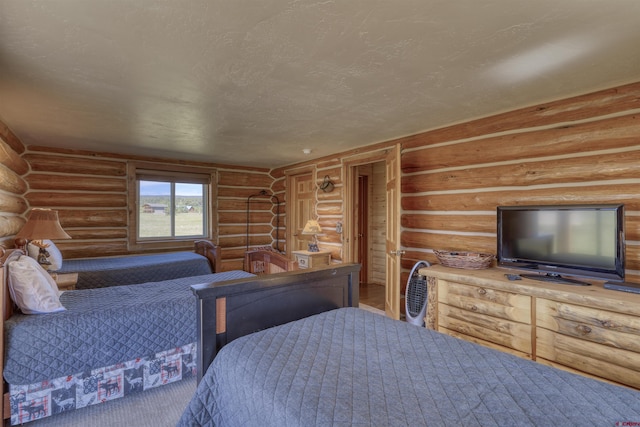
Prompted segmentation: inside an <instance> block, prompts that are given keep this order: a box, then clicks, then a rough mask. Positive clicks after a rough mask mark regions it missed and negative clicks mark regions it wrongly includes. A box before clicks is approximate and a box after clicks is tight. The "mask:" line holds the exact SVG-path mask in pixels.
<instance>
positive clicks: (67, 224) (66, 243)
mask: <svg viewBox="0 0 640 427" xmlns="http://www.w3.org/2000/svg"><path fill="white" fill-rule="evenodd" d="M13 157H17V160H15V159H14V160H13V162H14V163H16V164H17V165H18V166H15V167H14V168H15V169H17V172H16V173H14V175H18V173H20V174H21V175H23V178H20V177H19V176H18V177H17V179H13V180H12V184H11V185H12V187H16V188H15V190H13V191H14V193H17V194H18V195H20V196H23V197H18V196H7V197H6V198H5V197H3V198H1V199H0V200H4V199H7V200H8V202H7V203H9V202H11V201H14V199H15V200H23V202H22V203H18V202H16V201H14V202H13V204H14V205H15V207H11V208H5V207H4V206H3V207H2V209H1V211H2V216H3V217H10V218H11V219H12V221H13V222H15V224H14V225H13V226H12V227H11V228H10V229H7V230H6V232H4V233H3V234H4V236H5V237H6V236H10V237H12V236H13V235H15V233H16V232H17V231H18V230H19V229H20V227H21V226H22V224H23V223H24V219H23V217H24V215H25V214H26V213H27V212H28V210H29V209H30V208H36V207H42V208H51V209H56V210H57V211H58V214H59V217H60V223H61V225H62V226H63V228H64V229H65V231H67V233H69V235H71V237H72V240H60V241H57V242H56V244H57V246H58V247H59V248H60V250H61V252H62V254H63V256H64V257H65V258H77V257H93V256H107V255H124V254H131V253H139V252H141V251H142V250H139V249H138V250H133V249H131V248H130V247H129V245H128V241H129V238H130V233H135V230H130V228H133V227H130V225H129V211H132V210H135V206H129V204H130V202H129V199H128V191H129V188H128V184H127V182H128V178H129V177H128V175H127V174H128V173H129V172H128V170H129V169H128V168H127V163H128V162H129V161H130V160H135V161H149V162H153V163H154V164H157V165H158V168H159V169H161V168H162V167H163V164H164V165H173V164H175V161H172V160H166V159H164V160H163V159H155V158H139V157H136V158H135V159H131V158H130V157H125V156H120V155H113V154H106V153H92V152H82V151H75V150H62V149H53V148H49V147H36V146H30V147H27V149H26V150H25V149H24V147H23V152H22V153H21V156H13ZM179 163H180V165H181V166H194V167H195V166H197V167H199V168H211V169H216V170H217V171H218V173H217V175H216V176H217V179H218V182H217V183H214V184H216V185H217V187H218V198H217V200H215V201H213V202H212V208H213V209H214V215H216V218H217V224H218V226H217V228H216V229H215V230H213V235H212V239H213V240H214V241H216V242H218V244H219V245H220V246H221V247H222V260H223V266H222V269H223V270H230V269H234V268H242V260H243V258H244V250H245V243H246V230H247V226H246V225H247V224H246V215H245V214H246V203H244V200H246V197H247V196H248V195H250V194H253V193H256V192H259V191H260V190H263V189H264V190H268V191H271V186H272V183H273V181H274V180H273V178H272V177H271V176H270V175H269V171H268V170H266V169H258V168H250V167H236V166H224V165H217V164H207V163H200V162H179ZM3 166H4V163H3ZM3 182H4V180H3ZM13 182H16V183H20V182H22V185H16V184H15V183H13ZM1 191H2V190H0V192H1ZM0 203H2V202H1V201H0ZM5 204H6V203H5ZM272 211H273V212H275V207H272V206H271V205H268V206H267V205H264V203H263V205H262V206H261V207H259V209H253V206H252V212H251V216H250V219H249V221H250V226H249V235H250V242H251V245H260V246H271V245H272V244H273V241H275V236H276V231H275V219H274V218H272V217H273V216H274V214H273V213H272ZM0 222H1V223H2V224H5V223H7V222H8V221H7V220H4V219H3V220H2V221H0ZM272 224H274V225H272ZM272 240H273V241H272ZM8 243H9V244H10V243H12V239H8ZM184 247H185V246H184V245H182V246H180V245H176V247H166V246H163V247H162V249H160V248H153V246H152V247H151V248H150V250H151V251H154V252H155V251H160V250H178V249H183V248H184ZM188 247H189V248H190V247H191V246H188Z"/></svg>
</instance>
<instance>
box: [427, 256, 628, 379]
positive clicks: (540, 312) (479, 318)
mask: <svg viewBox="0 0 640 427" xmlns="http://www.w3.org/2000/svg"><path fill="white" fill-rule="evenodd" d="M420 273H421V274H423V275H425V276H427V278H428V308H427V316H426V319H425V321H426V326H427V327H428V328H431V329H436V330H438V331H441V332H445V333H447V334H450V335H453V336H457V337H459V338H463V339H466V340H469V341H473V342H476V343H479V344H483V345H486V346H489V347H492V348H495V349H498V350H502V351H506V352H509V353H512V354H516V355H518V356H521V357H525V358H530V359H532V360H535V361H537V362H540V363H544V364H547V365H552V366H555V367H558V368H561V369H565V370H570V371H573V372H578V373H581V374H583V375H588V376H592V377H597V378H601V379H605V380H608V381H611V382H615V383H619V384H624V385H627V386H631V387H634V388H638V389H640V294H631V293H626V292H620V291H613V290H608V289H604V288H603V286H602V282H591V283H592V286H573V285H563V284H553V283H546V282H540V281H535V280H528V279H522V280H515V281H510V280H508V279H507V278H506V277H505V274H506V273H514V271H511V270H506V269H501V268H491V269H487V270H461V269H453V268H447V267H443V266H441V265H434V266H432V267H428V268H424V269H421V270H420Z"/></svg>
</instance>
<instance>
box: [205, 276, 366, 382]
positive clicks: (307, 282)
mask: <svg viewBox="0 0 640 427" xmlns="http://www.w3.org/2000/svg"><path fill="white" fill-rule="evenodd" d="M359 271H360V265H359V264H340V265H337V266H328V267H323V268H317V269H309V270H298V271H292V272H285V273H277V274H271V275H265V276H259V277H256V278H251V279H241V280H231V281H227V282H218V283H215V284H203V285H195V286H192V289H193V291H194V293H195V294H196V297H197V299H198V307H197V319H198V328H197V333H198V362H197V370H198V382H200V380H201V379H202V376H203V375H204V373H205V371H206V369H207V367H208V366H209V365H210V364H211V362H212V361H213V359H214V358H215V356H216V354H217V353H218V351H220V349H221V348H222V347H224V346H225V345H226V344H227V343H229V342H231V341H233V340H234V339H236V338H239V337H241V336H243V335H247V334H250V333H253V332H257V331H260V330H262V329H266V328H269V327H272V326H277V325H281V324H283V323H287V322H291V321H293V320H298V319H302V318H304V317H308V316H311V315H314V314H318V313H322V312H324V311H328V310H333V309H335V308H340V307H357V306H358V303H359V289H358V286H359V284H358V273H359Z"/></svg>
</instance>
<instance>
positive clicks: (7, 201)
mask: <svg viewBox="0 0 640 427" xmlns="http://www.w3.org/2000/svg"><path fill="white" fill-rule="evenodd" d="M26 210H27V201H26V200H25V199H24V197H21V196H17V195H13V194H6V193H0V212H2V213H3V214H18V215H21V214H23V213H25V212H26Z"/></svg>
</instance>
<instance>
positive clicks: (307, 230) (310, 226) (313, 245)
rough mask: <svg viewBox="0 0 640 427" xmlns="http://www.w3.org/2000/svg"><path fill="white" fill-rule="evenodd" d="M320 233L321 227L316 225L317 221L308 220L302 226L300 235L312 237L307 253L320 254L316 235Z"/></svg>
mask: <svg viewBox="0 0 640 427" xmlns="http://www.w3.org/2000/svg"><path fill="white" fill-rule="evenodd" d="M319 233H322V227H320V224H318V221H316V220H314V219H310V220H309V221H307V223H306V224H305V225H304V229H303V230H302V234H303V235H306V236H313V238H312V240H311V242H309V252H320V249H318V234H319Z"/></svg>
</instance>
